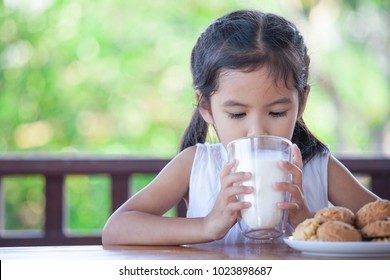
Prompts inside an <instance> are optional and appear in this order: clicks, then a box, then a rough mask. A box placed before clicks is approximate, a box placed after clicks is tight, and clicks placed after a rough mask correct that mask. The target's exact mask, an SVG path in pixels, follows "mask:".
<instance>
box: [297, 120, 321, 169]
mask: <svg viewBox="0 0 390 280" xmlns="http://www.w3.org/2000/svg"><path fill="white" fill-rule="evenodd" d="M291 141H292V142H293V143H295V144H297V146H298V148H299V149H300V151H301V154H302V160H303V164H306V163H307V162H309V161H310V160H311V159H312V158H313V157H314V156H315V155H316V154H318V153H321V152H324V151H327V150H328V147H327V146H326V145H325V144H324V143H322V142H321V141H320V140H319V139H318V138H316V137H315V136H314V135H313V134H312V133H311V132H310V130H309V129H308V128H307V126H306V124H305V122H304V121H303V119H302V118H301V119H300V120H298V121H297V122H296V123H295V128H294V132H293V136H292V139H291Z"/></svg>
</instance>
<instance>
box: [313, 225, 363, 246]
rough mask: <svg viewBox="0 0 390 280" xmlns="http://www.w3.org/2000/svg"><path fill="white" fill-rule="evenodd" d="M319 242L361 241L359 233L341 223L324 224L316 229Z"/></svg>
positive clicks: (350, 226)
mask: <svg viewBox="0 0 390 280" xmlns="http://www.w3.org/2000/svg"><path fill="white" fill-rule="evenodd" d="M317 236H318V239H319V240H320V241H361V240H362V236H361V234H360V233H359V231H358V230H357V229H356V228H355V227H353V226H352V225H350V224H347V223H345V222H341V221H330V222H325V223H323V224H322V225H320V226H319V228H318V229H317Z"/></svg>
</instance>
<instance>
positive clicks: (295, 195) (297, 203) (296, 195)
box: [274, 183, 305, 209]
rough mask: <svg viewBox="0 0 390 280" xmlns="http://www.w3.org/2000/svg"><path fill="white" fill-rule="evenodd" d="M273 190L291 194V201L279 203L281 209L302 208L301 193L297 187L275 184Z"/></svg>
mask: <svg viewBox="0 0 390 280" xmlns="http://www.w3.org/2000/svg"><path fill="white" fill-rule="evenodd" d="M274 188H275V189H276V190H278V191H282V192H288V193H290V194H291V201H289V202H282V203H279V206H280V207H281V208H283V209H299V208H301V207H303V206H304V203H305V202H304V198H303V192H302V190H301V188H300V187H299V186H298V185H294V184H289V183H275V185H274Z"/></svg>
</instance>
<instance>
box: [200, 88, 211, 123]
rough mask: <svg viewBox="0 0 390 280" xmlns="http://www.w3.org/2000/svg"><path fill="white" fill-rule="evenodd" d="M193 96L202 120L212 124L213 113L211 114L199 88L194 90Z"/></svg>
mask: <svg viewBox="0 0 390 280" xmlns="http://www.w3.org/2000/svg"><path fill="white" fill-rule="evenodd" d="M195 98H196V101H197V102H198V109H199V112H200V115H201V116H202V118H203V119H204V121H205V122H207V123H208V124H211V125H212V124H214V118H213V115H212V114H211V108H210V105H209V104H208V103H207V101H206V100H205V99H204V97H203V95H202V93H201V92H200V91H199V90H197V91H195Z"/></svg>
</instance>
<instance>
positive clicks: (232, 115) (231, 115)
mask: <svg viewBox="0 0 390 280" xmlns="http://www.w3.org/2000/svg"><path fill="white" fill-rule="evenodd" d="M228 115H229V118H231V119H241V118H243V117H245V116H246V114H245V113H228Z"/></svg>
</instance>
